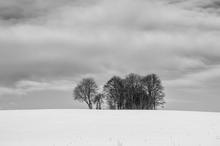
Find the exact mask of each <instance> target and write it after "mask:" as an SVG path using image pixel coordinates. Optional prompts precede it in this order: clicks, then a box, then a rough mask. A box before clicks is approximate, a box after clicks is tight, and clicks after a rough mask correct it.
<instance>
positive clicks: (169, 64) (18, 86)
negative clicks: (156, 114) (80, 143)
mask: <svg viewBox="0 0 220 146" xmlns="http://www.w3.org/2000/svg"><path fill="white" fill-rule="evenodd" d="M130 72H134V73H138V74H141V75H145V74H149V73H157V74H158V75H159V76H160V78H161V80H162V81H163V85H164V87H165V93H166V102H167V104H166V106H165V109H169V110H200V111H220V106H219V103H220V97H219V95H220V1H218V0H19V1H18V0H7V1H6V0H0V109H27V108H28V109H29V108H87V107H86V105H84V104H81V103H77V102H74V101H73V97H72V90H73V88H74V86H75V84H76V83H77V82H78V81H79V80H80V79H81V78H83V77H88V76H89V77H90V76H91V77H94V78H95V80H96V81H97V83H98V84H99V85H100V86H101V85H102V84H104V83H105V81H107V80H108V79H109V78H110V77H111V76H113V75H120V76H124V75H126V74H128V73H130Z"/></svg>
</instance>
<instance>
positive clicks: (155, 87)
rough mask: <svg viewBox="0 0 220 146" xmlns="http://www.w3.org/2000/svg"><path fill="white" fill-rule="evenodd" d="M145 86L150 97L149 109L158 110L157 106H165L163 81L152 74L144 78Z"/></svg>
mask: <svg viewBox="0 0 220 146" xmlns="http://www.w3.org/2000/svg"><path fill="white" fill-rule="evenodd" d="M142 82H143V85H144V86H145V88H146V92H147V96H148V100H149V102H148V109H156V107H157V106H163V104H164V103H165V101H164V96H165V94H164V92H163V90H164V88H163V86H162V84H161V80H160V79H159V77H158V76H157V75H156V74H150V75H147V76H145V77H143V78H142Z"/></svg>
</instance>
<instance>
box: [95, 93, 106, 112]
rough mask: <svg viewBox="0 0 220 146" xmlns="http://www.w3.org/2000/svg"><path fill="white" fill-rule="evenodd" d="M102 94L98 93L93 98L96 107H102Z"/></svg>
mask: <svg viewBox="0 0 220 146" xmlns="http://www.w3.org/2000/svg"><path fill="white" fill-rule="evenodd" d="M103 98H104V95H103V94H102V93H98V94H97V95H96V96H95V97H94V99H93V103H94V104H95V105H96V109H102V104H103V103H104V100H103Z"/></svg>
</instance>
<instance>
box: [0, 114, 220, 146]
mask: <svg viewBox="0 0 220 146" xmlns="http://www.w3.org/2000/svg"><path fill="white" fill-rule="evenodd" d="M0 146H220V113H208V112H183V111H142V110H140V111H137V110H133V111H131V110H121V111H119V110H100V111H97V110H8V111H0Z"/></svg>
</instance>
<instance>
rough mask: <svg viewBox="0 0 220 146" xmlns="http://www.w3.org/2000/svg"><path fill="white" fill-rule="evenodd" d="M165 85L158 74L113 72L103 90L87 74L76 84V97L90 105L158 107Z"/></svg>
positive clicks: (121, 107)
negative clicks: (122, 75) (122, 76)
mask: <svg viewBox="0 0 220 146" xmlns="http://www.w3.org/2000/svg"><path fill="white" fill-rule="evenodd" d="M163 91H164V88H163V86H162V83H161V80H160V79H159V77H158V76H157V75H156V74H149V75H146V76H140V75H137V74H133V73H131V74H129V75H127V76H126V77H125V78H121V77H119V76H113V77H112V78H111V79H110V80H108V81H107V83H106V84H105V85H104V86H103V89H102V91H101V92H100V90H99V88H98V86H97V84H96V83H95V81H94V79H93V78H84V79H82V81H81V82H80V83H79V84H78V85H77V86H76V87H75V88H74V92H73V93H74V99H75V100H78V101H82V102H85V103H86V104H87V105H88V107H89V108H90V109H93V106H95V107H96V109H102V104H103V103H104V102H106V103H107V105H108V107H109V108H110V109H156V108H157V107H158V106H162V107H163V105H164V103H165V102H164V97H165V94H164V92H163Z"/></svg>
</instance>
